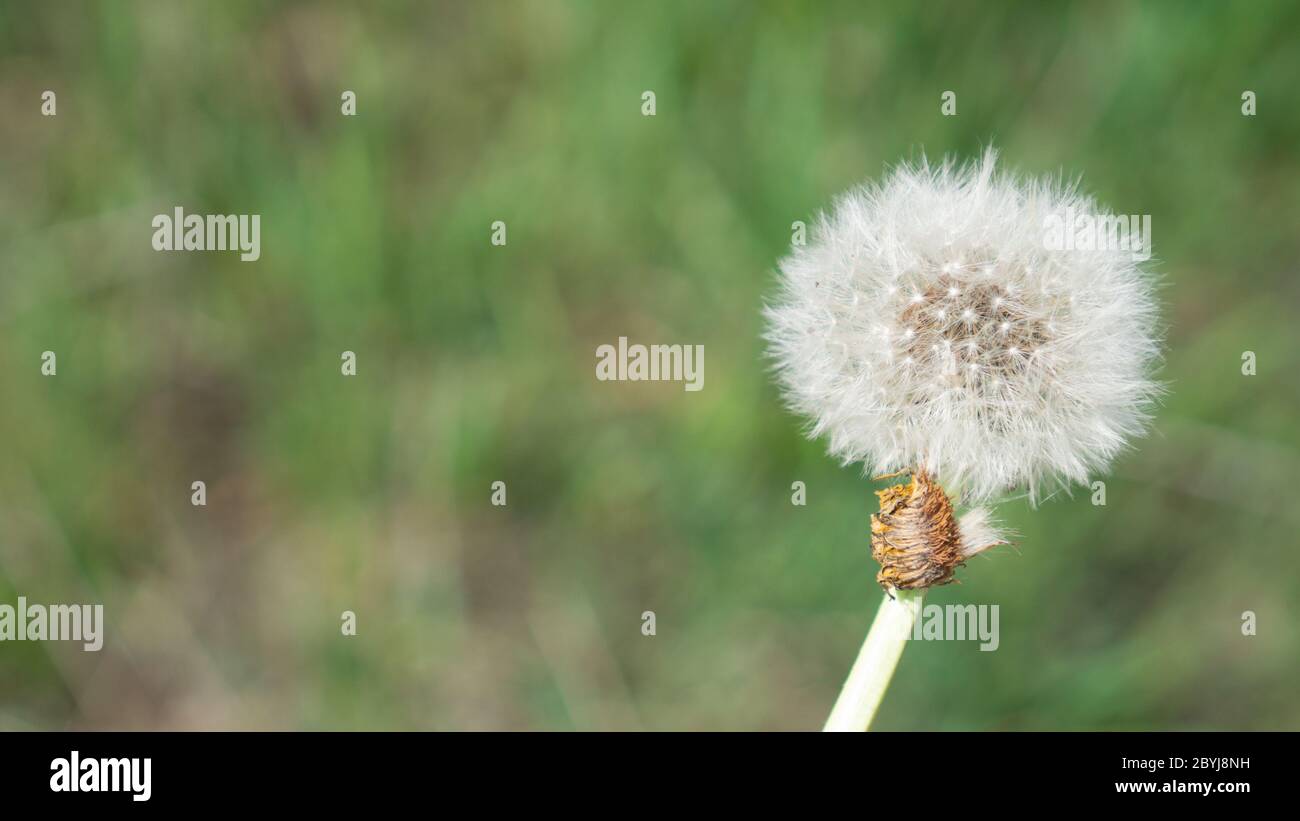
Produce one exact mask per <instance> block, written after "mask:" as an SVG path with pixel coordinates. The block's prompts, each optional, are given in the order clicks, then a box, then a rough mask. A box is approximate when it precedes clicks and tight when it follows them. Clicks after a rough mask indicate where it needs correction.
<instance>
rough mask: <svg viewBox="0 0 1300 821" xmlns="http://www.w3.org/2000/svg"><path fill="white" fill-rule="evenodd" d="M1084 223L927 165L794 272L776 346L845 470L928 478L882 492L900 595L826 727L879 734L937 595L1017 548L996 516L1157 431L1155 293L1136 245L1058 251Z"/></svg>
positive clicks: (1066, 200) (1060, 203)
mask: <svg viewBox="0 0 1300 821" xmlns="http://www.w3.org/2000/svg"><path fill="white" fill-rule="evenodd" d="M1073 213H1092V214H1098V215H1101V214H1104V213H1106V212H1104V211H1103V210H1102V209H1100V208H1099V206H1098V205H1097V204H1096V203H1095V202H1094V201H1093V200H1092V199H1091V198H1089V197H1087V196H1086V195H1084V194H1082V193H1080V192H1079V191H1078V189H1077V188H1076V187H1075V186H1073V185H1067V184H1063V183H1061V182H1058V181H1056V180H1050V179H1047V180H1034V179H1023V178H1019V177H1016V176H1014V175H1011V174H1008V173H1006V172H1003V171H1000V170H999V169H998V168H997V157H996V153H995V152H994V151H993V150H991V149H990V150H988V151H986V152H985V153H984V155H983V157H982V158H981V159H980V160H979V161H977V162H974V163H970V164H967V165H957V164H955V163H953V162H952V161H945V162H944V163H942V164H941V165H938V166H932V165H930V164H929V163H927V162H926V161H925V160H921V161H920V162H919V163H917V164H915V165H902V166H900V167H898V168H896V169H894V170H893V171H892V172H891V173H890V174H888V175H887V176H886V178H885V179H884V180H883V181H881V182H880V183H879V184H876V185H867V186H863V187H860V188H858V189H855V190H853V191H850V192H849V193H847V194H845V195H843V196H841V197H840V198H839V199H838V200H837V201H836V203H835V205H834V207H833V208H832V209H831V211H830V212H829V213H828V214H824V215H822V216H821V218H820V219H819V220H818V222H817V224H816V226H815V228H814V231H813V233H812V241H811V242H810V243H809V244H808V245H806V246H800V247H795V248H794V249H793V251H792V253H791V255H790V256H789V257H787V258H786V259H785V260H783V261H782V263H781V290H780V293H779V295H778V297H777V298H776V300H775V301H774V302H773V303H772V304H770V305H769V306H768V308H767V310H766V314H767V320H768V332H767V339H768V343H769V351H770V354H771V356H772V358H773V359H774V361H775V365H776V375H777V378H778V381H779V382H780V385H781V387H782V389H783V392H784V395H785V397H786V400H787V402H788V404H789V405H790V407H791V408H792V409H793V410H794V411H796V412H798V413H799V414H801V415H803V416H804V417H806V418H807V419H808V420H809V422H810V424H809V434H810V435H811V436H814V437H825V438H826V440H827V443H828V450H829V452H830V453H831V455H833V456H835V457H838V458H839V459H840V460H841V461H842V462H843V463H845V464H851V463H861V464H862V466H863V469H864V471H865V472H867V473H868V475H877V474H884V475H885V476H899V475H905V474H906V475H908V476H909V477H910V479H909V481H908V482H906V483H903V484H897V485H895V486H893V487H890V488H888V489H886V490H883V491H879V492H878V493H877V495H878V496H879V497H880V511H879V512H878V513H877V514H875V515H874V516H872V520H871V544H872V555H873V557H874V558H875V559H876V560H877V561H878V562H879V563H880V565H881V568H880V572H879V574H878V576H877V580H878V582H879V583H880V584H881V586H882V587H884V588H885V591H886V593H887V594H888V595H887V597H886V600H885V601H884V602H883V603H882V606H881V610H880V613H879V614H878V615H877V619H876V622H875V623H874V624H873V626H872V630H871V634H870V635H869V636H868V640H867V644H866V645H864V647H863V654H862V656H860V657H859V660H858V664H856V665H855V666H854V672H853V673H852V674H851V675H850V681H849V683H848V684H846V687H845V691H844V693H843V694H842V695H841V699H840V702H839V703H837V706H836V710H835V712H834V713H833V714H832V717H831V722H829V723H828V725H827V729H865V727H866V725H867V724H868V723H869V722H870V720H871V717H872V716H873V715H874V711H875V708H876V706H877V705H878V703H879V700H880V698H881V697H883V694H884V688H885V686H887V684H888V680H889V676H890V675H891V674H892V671H893V667H894V665H895V664H896V663H897V659H898V655H899V654H900V653H901V651H902V643H901V642H902V637H905V636H906V632H907V630H908V629H910V625H911V621H912V620H913V619H914V618H915V613H916V611H917V610H918V609H919V606H920V600H921V596H922V595H923V593H924V590H925V589H926V588H929V587H932V586H934V585H938V584H947V583H949V582H951V581H953V580H954V573H955V571H956V569H957V568H958V567H959V566H960V565H961V564H962V563H963V562H964V561H965V560H966V559H968V558H970V557H971V556H974V555H976V554H978V553H980V552H981V551H984V550H986V549H988V548H990V547H992V546H995V545H999V544H1006V540H1005V538H1004V537H1003V536H1001V535H999V533H998V530H997V528H996V526H995V524H994V521H993V517H992V515H991V513H990V511H989V509H988V508H987V507H986V506H984V505H985V504H986V503H988V502H991V501H993V500H995V499H997V498H999V497H1004V496H1005V495H1007V494H1009V493H1012V492H1015V491H1020V492H1023V493H1025V494H1027V495H1028V496H1029V497H1030V499H1031V501H1034V502H1036V501H1037V500H1038V499H1039V498H1041V497H1042V495H1043V494H1044V493H1047V492H1050V491H1052V490H1054V489H1057V488H1062V487H1069V486H1071V485H1073V484H1075V483H1084V482H1086V481H1087V479H1088V477H1089V476H1093V475H1097V474H1099V473H1102V472H1104V471H1106V470H1107V469H1108V468H1109V466H1110V464H1111V463H1112V461H1113V460H1114V459H1115V457H1116V456H1117V455H1118V454H1119V453H1120V452H1122V451H1123V450H1124V448H1125V447H1126V446H1127V443H1128V442H1130V441H1131V440H1132V439H1133V438H1134V437H1136V436H1139V435H1141V434H1142V433H1144V432H1145V429H1146V426H1147V423H1148V421H1149V417H1150V411H1151V408H1152V405H1153V402H1154V400H1155V398H1156V397H1157V395H1158V393H1159V386H1158V385H1157V384H1156V383H1155V382H1154V381H1153V379H1152V377H1151V373H1152V371H1153V369H1154V366H1155V364H1156V362H1157V360H1158V358H1159V354H1160V342H1159V339H1158V336H1157V334H1156V325H1157V305H1156V300H1155V297H1154V294H1153V284H1152V278H1151V276H1150V275H1149V273H1148V272H1147V271H1145V270H1144V269H1143V268H1142V267H1141V261H1140V260H1136V259H1135V258H1134V255H1133V254H1131V253H1130V252H1128V251H1127V250H1124V249H1121V248H1108V247H1098V248H1093V247H1091V244H1090V245H1089V247H1088V249H1087V250H1082V249H1073V248H1072V249H1070V250H1053V248H1054V247H1055V246H1053V245H1052V244H1051V243H1048V242H1046V241H1045V233H1044V232H1045V226H1046V225H1048V224H1049V221H1050V220H1051V219H1057V220H1060V219H1062V215H1066V214H1073ZM881 328H883V329H884V332H883V333H881V332H879V330H878V329H881ZM882 478H883V477H882ZM954 497H955V498H956V500H957V503H958V505H959V506H961V507H966V508H969V510H968V512H967V513H966V514H965V515H964V516H962V517H961V518H960V519H958V518H956V516H955V513H954V505H953V498H954ZM900 630H901V637H900V636H898V635H895V634H898V633H899V632H900ZM878 633H879V634H880V635H879V636H878V635H877V634H878ZM873 637H876V638H878V639H879V640H877V641H876V642H875V644H873ZM877 645H878V646H877ZM882 653H883V655H882ZM864 665H865V666H866V667H865V669H863V670H859V667H863V666H864ZM864 676H865V677H866V678H865V679H864V678H863V677H864ZM855 677H856V678H857V680H855ZM863 687H866V689H865V690H864V689H862V688H863ZM873 688H874V689H873ZM873 699H874V701H872V700H873Z"/></svg>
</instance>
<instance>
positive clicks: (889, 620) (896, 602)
mask: <svg viewBox="0 0 1300 821" xmlns="http://www.w3.org/2000/svg"><path fill="white" fill-rule="evenodd" d="M894 595H895V596H896V597H897V598H893V599H891V598H890V597H889V596H888V595H886V596H885V600H884V601H882V602H881V603H880V609H879V610H877V611H876V620H875V621H873V622H872V623H871V630H870V631H868V633H867V640H866V641H864V642H863V643H862V650H860V651H859V652H858V660H857V661H855V662H853V669H852V670H850V671H849V677H848V679H847V680H846V681H845V682H844V688H843V689H842V690H840V697H839V698H838V699H837V700H836V702H835V708H834V709H833V710H831V716H830V718H828V719H827V720H826V727H825V728H824V729H825V731H826V732H862V731H863V730H866V729H867V728H868V727H870V726H871V720H872V719H873V718H875V715H876V709H877V708H878V707H879V706H880V701H881V699H883V698H884V697H885V690H886V689H888V688H889V680H890V679H892V678H893V677H894V668H895V667H897V666H898V659H899V657H900V656H902V655H903V647H904V646H905V645H906V644H907V640H908V638H909V637H910V636H911V635H912V626H913V625H914V624H915V623H916V617H917V616H918V615H919V614H920V612H921V602H922V600H924V599H925V591H924V590H897V591H895V592H894Z"/></svg>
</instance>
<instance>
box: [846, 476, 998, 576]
mask: <svg viewBox="0 0 1300 821" xmlns="http://www.w3.org/2000/svg"><path fill="white" fill-rule="evenodd" d="M894 475H897V474H894ZM879 478H887V477H879ZM876 496H878V497H879V498H880V512H879V513H875V514H873V515H872V517H871V555H872V557H873V558H875V560H876V561H877V562H879V563H880V572H879V573H878V574H876V581H877V582H879V583H880V586H881V587H883V588H884V589H885V590H887V591H888V590H920V589H924V588H927V587H934V586H936V585H940V584H948V583H949V582H952V581H954V579H953V574H954V573H955V572H956V570H957V568H958V567H960V566H961V565H963V564H964V563H965V561H966V559H968V558H970V557H971V556H973V555H975V554H976V553H979V552H981V551H984V550H987V549H988V548H990V547H994V546H996V545H1000V544H1006V543H1007V542H1006V541H1005V540H1003V539H1001V538H1000V537H998V535H997V533H996V531H995V530H994V528H993V525H992V523H991V521H990V519H989V515H988V512H987V511H986V510H983V509H976V510H973V511H971V512H970V513H967V514H966V516H964V517H963V518H962V521H961V523H960V524H959V523H958V521H957V519H956V517H955V516H954V515H953V509H952V500H950V499H949V498H948V495H947V494H946V493H944V491H943V488H941V487H940V486H939V484H938V483H937V482H935V481H934V480H933V479H931V478H930V476H929V474H927V473H926V472H925V471H924V470H923V469H917V470H916V471H914V472H913V473H912V476H911V480H910V481H908V482H906V483H902V484H897V485H893V486H891V487H887V488H885V489H884V490H878V491H876Z"/></svg>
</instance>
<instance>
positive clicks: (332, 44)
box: [0, 0, 1300, 730]
mask: <svg viewBox="0 0 1300 821" xmlns="http://www.w3.org/2000/svg"><path fill="white" fill-rule="evenodd" d="M1297 29H1300V11H1298V10H1297V6H1296V4H1294V3H1278V4H1270V3H1252V4H1249V5H1245V6H1233V7H1229V6H1227V5H1226V4H1214V3H1183V2H1168V3H1161V4H1141V5H1137V4H1127V3H1100V4H1086V5H1082V4H1079V5H1071V4H1055V3H1052V4H1048V3H1038V2H1024V3H1011V4H974V3H953V4H951V5H941V4H933V3H926V4H906V5H904V4H901V3H900V4H895V5H891V6H881V7H875V8H864V7H862V5H861V4H858V3H850V2H844V3H833V4H829V5H826V6H819V7H817V8H813V7H810V6H809V5H808V4H804V3H796V2H785V3H761V4H759V3H746V2H713V1H712V0H710V1H708V2H701V0H694V1H693V2H656V3H652V4H638V6H637V7H624V5H623V4H615V3H596V2H559V0H551V1H548V2H534V3H495V2H494V3H436V4H434V3H409V4H408V3H387V2H382V3H366V4H352V3H342V2H339V3H280V4H273V3H258V2H220V3H218V2H207V3H198V2H195V3H175V2H162V1H160V2H148V3H145V2H140V3H103V4H85V3H79V2H48V3H40V4H37V3H26V2H4V3H3V4H0V112H3V114H2V115H0V602H7V603H10V604H13V603H15V601H16V598H17V596H19V595H23V596H26V597H27V598H28V599H29V600H30V601H33V602H43V603H55V602H99V603H103V604H104V605H105V618H106V621H107V638H106V641H105V645H104V648H103V650H102V651H100V652H99V653H87V652H83V651H82V650H81V649H80V645H76V644H72V643H51V642H45V643H35V642H21V643H20V642H5V643H3V644H0V729H27V728H64V727H73V728H309V729H318V728H343V729H360V728H384V729H397V728H431V729H505V728H520V729H574V728H576V729H653V730H665V729H728V730H739V729H801V728H804V729H806V728H818V727H820V726H821V723H822V722H823V720H824V719H825V716H826V714H827V712H828V711H829V709H830V706H831V704H832V703H833V701H834V698H835V695H836V693H837V692H838V689H839V686H840V683H841V682H842V680H843V678H844V675H845V674H846V673H847V671H848V668H849V666H850V664H851V662H852V660H853V658H854V656H855V654H856V652H857V649H858V646H859V644H860V642H861V640H862V637H863V635H864V634H865V631H866V628H867V626H868V624H869V622H870V619H871V617H872V615H873V614H874V611H875V608H876V606H877V604H878V602H879V599H880V591H879V589H878V588H877V587H876V585H875V582H874V574H875V571H876V566H875V564H874V563H873V562H872V561H871V559H870V555H869V546H868V537H867V529H868V517H869V515H870V514H871V512H873V511H874V510H875V498H874V497H873V495H872V490H873V489H874V488H876V487H878V486H880V485H873V484H872V483H871V482H870V481H869V480H867V479H864V478H863V477H862V476H861V475H860V471H859V470H857V469H856V468H842V467H840V466H838V465H837V464H836V463H834V462H833V461H832V460H831V459H829V458H827V457H826V456H825V455H824V452H823V446H822V444H821V443H819V442H809V441H806V440H804V439H803V438H802V437H801V434H800V430H801V425H802V422H801V420H798V419H795V418H793V417H792V416H790V415H789V414H788V413H786V412H785V411H784V410H783V409H782V406H781V402H780V398H779V396H778V394H777V392H776V390H775V388H774V387H773V384H772V382H771V380H770V379H769V375H768V372H767V370H766V364H765V362H764V361H763V357H762V351H763V344H762V342H761V339H760V335H761V333H762V323H761V318H760V308H761V305H762V302H763V299H764V298H765V297H766V296H768V295H771V294H772V292H773V285H774V281H775V280H774V273H773V272H774V269H775V265H776V263H777V261H778V260H779V259H780V258H781V256H782V255H783V254H784V253H785V251H786V249H787V247H788V245H789V242H790V236H791V223H792V222H793V221H795V220H805V221H809V222H810V221H811V220H812V218H813V216H814V215H815V214H816V212H817V211H818V209H820V208H822V207H824V206H825V205H827V204H828V203H829V201H830V200H831V198H832V197H833V196H834V195H835V194H837V193H839V192H840V191H842V190H844V189H846V188H848V187H850V186H852V185H854V184H856V183H858V182H861V181H863V180H865V179H869V178H875V177H878V176H879V175H880V173H881V171H882V169H883V168H884V167H885V165H886V164H888V163H893V162H896V161H898V160H900V159H906V158H912V157H916V156H919V154H920V152H921V151H922V150H924V151H925V152H926V153H928V154H929V155H930V156H932V157H934V156H939V155H943V154H945V153H954V154H957V155H961V156H970V155H973V154H975V153H977V152H978V151H979V149H980V147H981V146H982V145H984V144H986V143H989V142H993V143H995V144H996V145H997V146H998V147H999V148H1000V149H1001V150H1002V152H1003V157H1004V160H1005V161H1006V162H1007V164H1008V165H1010V166H1014V167H1016V168H1019V169H1020V170H1022V171H1026V172H1030V173H1062V172H1063V173H1064V174H1065V175H1067V176H1073V175H1076V174H1081V175H1082V176H1083V182H1084V186H1085V187H1086V188H1087V189H1088V190H1090V191H1092V192H1093V193H1095V194H1096V195H1097V196H1098V197H1099V198H1100V199H1101V201H1103V202H1105V203H1108V204H1110V205H1111V206H1113V207H1114V208H1116V210H1118V211H1122V212H1125V213H1139V214H1140V213H1149V214H1151V215H1152V222H1153V233H1154V243H1155V252H1156V255H1157V257H1158V258H1159V264H1158V270H1159V271H1160V272H1161V274H1162V275H1163V277H1164V285H1165V287H1164V289H1163V291H1162V297H1163V300H1164V303H1165V305H1166V309H1167V314H1166V318H1167V320H1168V323H1169V330H1168V360H1167V364H1166V367H1165V369H1164V371H1163V373H1162V378H1163V379H1165V380H1166V381H1167V383H1168V385H1169V388H1170V393H1169V396H1168V399H1167V401H1166V403H1165V405H1164V407H1163V409H1162V410H1161V412H1160V414H1159V417H1158V420H1157V424H1156V427H1155V430H1154V432H1153V433H1152V435H1151V436H1150V437H1149V438H1148V439H1146V440H1144V441H1142V442H1140V443H1139V445H1138V448H1137V449H1136V450H1134V451H1133V452H1131V453H1130V454H1128V455H1127V456H1126V457H1125V458H1124V459H1123V460H1122V461H1121V462H1120V463H1119V464H1118V465H1117V467H1116V469H1115V471H1114V473H1113V474H1112V475H1110V476H1108V477H1104V478H1105V481H1106V483H1107V504H1106V506H1104V507H1098V506H1094V505H1093V504H1092V503H1091V499H1090V493H1089V492H1087V490H1082V491H1080V492H1075V493H1074V494H1073V496H1068V495H1058V496H1056V497H1054V498H1052V499H1050V500H1048V501H1047V502H1045V503H1043V504H1042V505H1040V507H1039V508H1038V509H1037V510H1033V509H1030V508H1029V506H1028V504H1027V503H1026V502H1024V501H1023V500H1019V501H1011V502H1009V503H1007V504H1005V505H1003V506H1002V507H1001V508H1000V513H1001V515H1002V516H1003V517H1004V519H1006V521H1007V523H1008V524H1009V525H1010V526H1011V527H1013V528H1014V529H1016V530H1018V531H1019V532H1020V534H1021V538H1020V540H1019V542H1020V544H1019V546H1018V548H1016V549H1014V550H1012V549H1003V550H999V551H997V552H996V553H995V554H994V555H992V556H990V557H988V558H987V559H979V560H976V561H974V562H972V563H971V565H970V566H969V567H967V568H966V569H965V570H964V571H962V572H961V573H960V578H961V580H962V582H963V583H962V584H961V585H952V586H949V587H946V588H942V589H938V590H937V591H935V592H933V593H932V594H931V596H930V598H929V601H931V602H934V603H940V604H944V603H961V602H970V603H977V604H998V605H999V606H1000V608H1001V623H1000V627H1001V645H1000V647H999V649H998V650H997V651H996V652H992V653H986V652H980V651H979V650H978V647H977V645H976V643H973V642H930V643H915V644H914V645H913V646H911V647H909V648H908V650H907V652H906V653H905V654H904V657H903V661H902V665H901V667H900V669H899V672H898V676H897V678H896V679H895V682H894V686H893V689H892V690H891V691H890V693H889V695H888V697H887V699H886V701H885V704H884V706H883V709H882V714H881V718H880V720H879V722H878V725H877V726H879V727H881V728H887V729H1141V728H1155V729H1184V728H1250V729H1273V728H1286V729H1293V730H1294V729H1300V699H1297V698H1296V693H1297V689H1298V679H1300V576H1298V574H1297V571H1298V570H1300V554H1298V553H1297V550H1296V547H1297V545H1296V542H1297V539H1296V532H1297V527H1298V526H1300V504H1298V503H1297V493H1298V492H1300V490H1298V488H1297V479H1298V478H1300V419H1297V415H1296V410H1297V406H1298V405H1300V378H1298V377H1297V373H1298V371H1300V346H1298V345H1297V342H1300V333H1297V331H1296V316H1297V308H1300V286H1298V285H1297V259H1300V238H1298V235H1297V224H1298V221H1300V163H1298V160H1297V145H1300V106H1297V99H1296V94H1295V80H1296V78H1297V77H1300V48H1298V47H1297V45H1296V41H1295V38H1294V32H1295V31H1296V30H1297ZM46 89H50V90H54V91H55V92H56V93H57V95H58V98H57V105H58V109H57V110H58V114H57V116H55V117H42V116H40V96H41V92H42V91H43V90H46ZM349 89H350V90H353V91H355V92H356V94H357V98H358V104H357V109H358V115H357V116H356V117H343V116H341V114H340V110H339V107H340V95H341V93H342V92H343V91H344V90H349ZM1247 89H1249V90H1253V91H1254V92H1256V94H1257V96H1258V112H1259V113H1258V116H1255V117H1245V116H1242V114H1241V94H1242V92H1243V91H1244V90H1247ZM646 90H652V91H654V92H655V94H656V97H657V113H656V115H655V116H653V117H646V116H642V114H641V99H642V93H643V92H644V91H646ZM946 90H952V91H954V92H956V94H957V105H958V114H957V116H955V117H943V116H940V113H939V105H940V95H941V94H942V93H943V92H944V91H946ZM178 205H179V206H182V207H184V208H185V209H186V210H187V211H189V212H195V213H245V214H250V213H255V214H260V215H261V217H262V258H261V260H260V261H258V262H255V263H242V262H240V261H239V259H238V256H237V255H236V254H233V253H171V254H169V253H156V252H154V251H152V249H151V247H150V238H151V235H152V229H151V227H150V220H151V219H152V217H153V215H155V214H158V213H170V212H171V209H172V208H173V207H175V206H178ZM495 220H503V221H505V222H506V224H507V226H508V235H507V236H508V244H507V245H506V246H504V247H494V246H492V245H491V244H490V242H489V237H490V226H491V223H492V222H493V221H495ZM619 336H627V337H630V338H631V339H632V341H634V342H636V341H641V342H647V343H649V342H655V343H685V344H702V345H704V346H705V351H706V356H705V360H706V369H705V388H704V390H703V391H701V392H699V393H687V392H685V391H683V390H682V386H681V385H680V384H677V383H627V382H624V383H617V382H606V383H602V382H598V381H596V379H595V377H594V365H595V355H594V352H595V349H596V347H597V346H598V345H600V344H603V343H607V342H609V343H612V342H615V341H616V340H617V338H618V337H619ZM45 350H52V351H55V352H56V353H57V355H58V375H57V376H56V377H52V378H51V377H43V376H42V375H41V373H40V358H41V353H42V352H43V351H45ZM345 350H351V351H355V352H356V353H357V356H358V375H357V376H356V377H355V378H345V377H342V376H341V375H340V371H339V364H340V354H341V352H342V351H345ZM1247 350H1249V351H1254V352H1255V353H1256V355H1257V357H1258V375H1256V376H1253V377H1251V376H1243V375H1242V374H1241V356H1242V352H1243V351H1247ZM197 479H201V480H204V481H206V483H207V487H208V505H207V507H193V506H191V504H190V485H191V482H193V481H195V480H197ZM497 480H501V481H504V482H506V483H507V487H508V505H507V506H506V507H504V508H502V507H494V506H492V505H491V504H490V498H489V497H490V486H491V484H492V483H493V482H494V481H497ZM796 480H798V481H803V482H805V483H806V485H807V505H806V506H804V507H797V506H793V505H792V504H791V502H790V495H791V483H792V482H794V481H796ZM344 610H353V611H355V612H356V614H357V617H358V635H357V636H355V637H351V638H345V637H343V636H341V635H340V614H341V613H342V611H344ZM646 610H653V611H655V613H656V615H657V635H655V636H653V637H646V636H643V635H642V633H641V614H642V612H643V611H646ZM1247 610H1249V611H1253V612H1254V613H1255V614H1256V616H1257V619H1258V635H1255V636H1253V637H1245V636H1243V635H1242V630H1241V623H1242V613H1243V611H1247Z"/></svg>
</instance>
